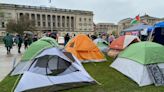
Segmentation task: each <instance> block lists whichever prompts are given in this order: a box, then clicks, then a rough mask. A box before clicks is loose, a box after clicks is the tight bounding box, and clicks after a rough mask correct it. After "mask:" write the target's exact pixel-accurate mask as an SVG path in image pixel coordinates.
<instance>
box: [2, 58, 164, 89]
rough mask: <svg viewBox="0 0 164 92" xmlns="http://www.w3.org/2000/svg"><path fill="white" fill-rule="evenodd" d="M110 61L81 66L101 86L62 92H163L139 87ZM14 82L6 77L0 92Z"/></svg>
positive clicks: (13, 78) (96, 85)
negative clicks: (111, 65) (114, 67)
mask: <svg viewBox="0 0 164 92" xmlns="http://www.w3.org/2000/svg"><path fill="white" fill-rule="evenodd" d="M111 61H112V60H109V61H108V62H103V63H86V64H83V65H84V67H85V69H86V70H87V71H88V72H89V74H90V75H91V76H92V77H93V78H94V79H96V80H97V81H98V82H100V83H101V85H98V84H95V85H90V86H84V87H79V88H74V89H70V90H65V91H62V92H164V87H155V86H154V85H150V86H146V87H139V86H138V85H137V84H136V83H135V82H133V81H132V80H131V79H129V78H127V77H126V76H124V75H122V74H121V73H119V72H118V71H116V70H114V69H112V68H110V67H109V65H110V64H111ZM15 80H16V77H6V78H5V79H4V80H3V81H2V82H0V92H10V91H11V89H12V87H13V84H14V82H15Z"/></svg>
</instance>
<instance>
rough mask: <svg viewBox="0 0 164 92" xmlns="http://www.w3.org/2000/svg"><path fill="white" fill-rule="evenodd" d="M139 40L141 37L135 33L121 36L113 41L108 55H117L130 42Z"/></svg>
mask: <svg viewBox="0 0 164 92" xmlns="http://www.w3.org/2000/svg"><path fill="white" fill-rule="evenodd" d="M139 41H140V39H139V38H138V37H137V36H133V35H125V36H120V37H119V38H117V39H115V40H114V41H113V42H112V43H111V45H110V50H109V52H108V55H109V56H111V57H116V56H117V55H118V54H119V52H120V51H122V50H124V49H125V48H126V47H128V46H129V45H130V44H132V43H135V42H139Z"/></svg>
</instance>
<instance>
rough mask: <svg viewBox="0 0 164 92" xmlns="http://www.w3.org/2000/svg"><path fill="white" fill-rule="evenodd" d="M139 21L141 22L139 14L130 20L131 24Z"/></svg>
mask: <svg viewBox="0 0 164 92" xmlns="http://www.w3.org/2000/svg"><path fill="white" fill-rule="evenodd" d="M138 23H140V16H139V15H137V16H136V17H135V19H133V20H132V21H131V22H130V24H132V25H134V24H138Z"/></svg>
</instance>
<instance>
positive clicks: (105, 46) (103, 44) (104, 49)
mask: <svg viewBox="0 0 164 92" xmlns="http://www.w3.org/2000/svg"><path fill="white" fill-rule="evenodd" d="M93 42H94V43H95V44H96V45H97V47H98V48H99V49H100V50H101V51H102V52H107V51H108V49H109V43H108V42H107V41H105V40H103V39H101V38H97V39H95V40H94V41H93Z"/></svg>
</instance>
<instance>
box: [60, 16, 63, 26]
mask: <svg viewBox="0 0 164 92" xmlns="http://www.w3.org/2000/svg"><path fill="white" fill-rule="evenodd" d="M62 18H63V17H62V15H60V29H62V28H63V25H62Z"/></svg>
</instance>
